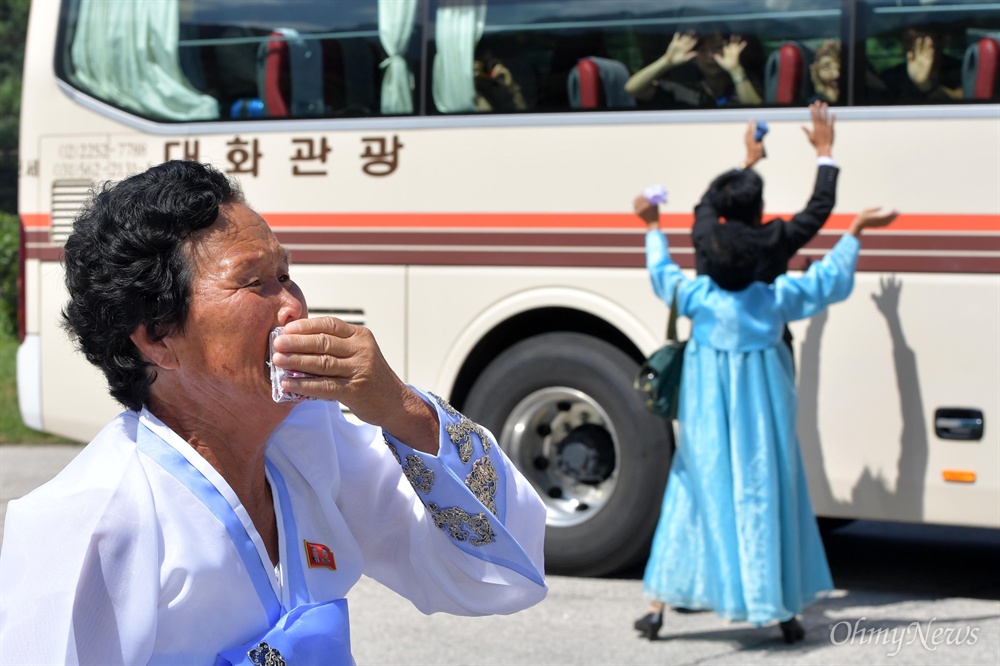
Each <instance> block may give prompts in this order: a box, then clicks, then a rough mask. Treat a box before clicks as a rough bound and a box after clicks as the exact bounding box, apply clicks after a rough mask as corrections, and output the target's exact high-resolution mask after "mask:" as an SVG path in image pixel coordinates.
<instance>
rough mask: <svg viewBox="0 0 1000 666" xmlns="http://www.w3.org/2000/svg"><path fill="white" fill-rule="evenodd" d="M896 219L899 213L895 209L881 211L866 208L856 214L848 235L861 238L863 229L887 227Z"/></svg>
mask: <svg viewBox="0 0 1000 666" xmlns="http://www.w3.org/2000/svg"><path fill="white" fill-rule="evenodd" d="M897 217H899V211H897V210H895V209H893V210H882V208H866V209H865V210H863V211H861V212H860V213H858V216H857V217H856V218H854V221H853V222H851V227H850V229H849V231H848V233H851V234H853V235H855V236H861V232H862V231H864V230H865V229H871V228H876V227H887V226H889V225H890V224H892V221H893V220H895V219H896V218H897Z"/></svg>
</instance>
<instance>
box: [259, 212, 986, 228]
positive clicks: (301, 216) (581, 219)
mask: <svg viewBox="0 0 1000 666" xmlns="http://www.w3.org/2000/svg"><path fill="white" fill-rule="evenodd" d="M263 217H264V219H266V220H267V222H268V224H270V225H271V226H272V227H279V228H280V227H341V228H342V227H361V228H366V227H367V228H373V227H376V228H377V227H407V228H420V227H424V228H461V227H464V228H473V229H490V228H492V229H509V228H515V229H517V228H521V229H523V228H528V229H636V228H639V227H640V226H641V223H640V222H639V220H638V219H637V218H636V216H635V215H633V214H632V213H267V214H263ZM773 217H784V218H785V219H788V218H789V217H791V215H775V214H771V213H769V214H768V215H766V216H765V219H771V218H773ZM854 218H855V214H853V213H838V214H835V215H831V216H830V219H829V220H828V221H827V223H826V225H825V226H824V228H825V229H829V230H844V229H847V228H848V227H849V226H850V224H851V221H852V220H854ZM692 221H693V220H692V215H691V213H662V214H661V215H660V223H661V225H662V226H663V227H664V228H665V229H671V230H673V229H689V228H690V227H691V223H692ZM892 229H893V230H895V231H946V232H947V231H952V232H953V231H996V232H1000V215H970V214H964V213H962V214H954V215H952V214H908V213H907V214H902V215H900V216H899V218H898V219H897V220H896V221H895V222H893V224H892Z"/></svg>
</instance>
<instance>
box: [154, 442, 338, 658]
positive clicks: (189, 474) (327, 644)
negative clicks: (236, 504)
mask: <svg viewBox="0 0 1000 666" xmlns="http://www.w3.org/2000/svg"><path fill="white" fill-rule="evenodd" d="M136 444H137V446H138V447H139V450H141V451H142V452H143V453H145V454H146V455H148V456H149V457H150V458H152V459H153V460H155V461H156V462H157V463H159V464H160V466H162V467H163V469H165V470H166V471H167V472H169V473H170V474H171V475H173V476H174V478H176V479H177V480H178V481H180V482H181V483H182V484H183V485H184V486H185V487H186V488H187V489H188V490H190V491H191V492H192V493H194V495H195V497H197V498H198V499H199V500H201V502H202V503H203V504H204V505H205V506H206V507H207V508H208V509H209V510H210V511H211V512H212V513H213V514H214V515H215V517H216V518H218V519H219V521H220V522H221V523H222V525H223V526H224V527H225V528H226V531H227V532H228V533H229V536H230V538H231V539H232V541H233V545H235V546H236V550H237V552H239V554H240V557H241V558H242V560H243V564H244V566H245V568H246V571H247V573H248V574H249V575H250V579H251V581H252V582H253V586H254V589H255V590H256V592H257V597H258V598H259V599H260V602H261V605H262V606H263V607H264V611H265V613H266V614H267V618H268V622H269V624H270V625H271V626H270V628H269V629H267V630H266V631H264V632H263V633H261V634H260V635H258V636H256V637H255V638H253V639H251V640H249V641H247V642H246V643H244V644H243V645H239V646H237V647H234V648H231V649H228V650H223V651H222V652H220V653H219V654H218V656H217V657H216V660H215V664H216V666H285V665H286V664H287V665H288V666H297V665H300V664H302V665H311V664H315V665H317V666H319V665H326V664H330V665H339V664H353V663H354V658H353V657H352V656H351V629H350V619H349V617H348V609H347V600H346V599H335V600H332V601H322V602H317V603H306V602H307V601H308V600H309V595H308V589H307V588H306V584H305V575H304V573H303V571H302V562H301V560H300V558H299V557H297V556H296V553H298V552H299V547H298V543H299V541H298V532H297V530H296V528H295V519H294V516H293V515H292V502H291V497H290V496H289V494H288V487H287V486H286V485H285V480H284V478H283V477H282V476H281V473H280V472H279V471H278V469H277V467H275V466H274V465H273V464H272V463H271V461H270V460H265V461H264V462H265V465H266V466H267V471H268V473H269V474H270V476H271V480H272V482H273V483H274V487H275V489H276V491H277V493H278V502H279V505H280V506H281V508H282V518H283V520H282V524H283V527H284V528H285V536H286V543H287V544H288V547H287V548H286V553H287V555H288V557H287V559H288V561H287V562H286V563H285V567H286V571H287V573H288V578H289V590H290V595H289V596H290V598H291V606H292V608H291V610H286V609H285V608H284V607H282V605H281V602H280V601H279V600H278V597H277V595H275V593H274V588H273V587H272V586H271V581H270V578H269V576H268V574H267V571H266V570H265V569H264V563H263V562H262V561H261V558H260V555H259V554H258V553H257V547H256V546H255V545H254V543H253V540H252V539H251V538H250V535H249V534H248V533H247V531H246V528H245V527H244V526H243V523H242V522H241V521H240V519H239V517H238V516H237V515H236V512H235V511H233V508H232V506H230V504H229V501H228V500H227V499H226V498H225V497H224V496H223V495H222V493H220V492H219V489H218V488H216V487H215V485H214V484H213V483H212V482H211V481H209V480H208V479H207V478H206V477H205V476H204V475H203V474H202V473H201V471H200V470H198V468H196V467H195V466H194V465H192V464H191V462H190V461H189V460H188V459H187V458H185V457H184V456H183V455H182V454H181V453H180V452H179V451H177V450H176V449H175V448H174V447H172V446H170V445H169V444H167V443H166V442H165V441H163V439H162V438H161V437H159V436H158V435H156V434H155V433H154V432H152V431H151V430H149V428H148V427H146V425H145V424H143V423H142V422H140V424H139V432H138V436H137V437H136Z"/></svg>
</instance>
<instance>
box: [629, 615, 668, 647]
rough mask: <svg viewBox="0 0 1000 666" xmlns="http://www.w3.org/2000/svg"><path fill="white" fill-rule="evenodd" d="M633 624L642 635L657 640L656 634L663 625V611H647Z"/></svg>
mask: <svg viewBox="0 0 1000 666" xmlns="http://www.w3.org/2000/svg"><path fill="white" fill-rule="evenodd" d="M632 626H634V627H635V629H636V631H638V632H639V635H640V637H642V638H648V639H649V640H651V641H655V640H656V634H658V633H659V631H660V627H662V626H663V613H647V614H646V615H643V616H642V617H640V618H639V619H638V620H636V621H635V624H634V625H632Z"/></svg>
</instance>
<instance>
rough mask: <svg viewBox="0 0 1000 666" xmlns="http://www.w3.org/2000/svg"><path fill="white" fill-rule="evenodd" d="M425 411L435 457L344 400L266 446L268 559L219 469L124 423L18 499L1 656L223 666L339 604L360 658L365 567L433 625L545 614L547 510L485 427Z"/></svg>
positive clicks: (162, 432) (301, 416) (4, 560)
mask: <svg viewBox="0 0 1000 666" xmlns="http://www.w3.org/2000/svg"><path fill="white" fill-rule="evenodd" d="M425 399H426V400H428V402H430V403H431V404H434V405H435V408H436V409H437V412H438V417H439V419H440V422H441V442H440V451H439V452H438V455H437V456H433V455H428V454H424V453H420V452H418V451H415V450H414V449H412V448H410V447H408V446H406V445H405V444H403V443H402V442H399V441H396V440H394V439H393V438H391V437H389V436H388V435H384V434H383V433H382V431H380V430H379V429H377V428H375V427H373V426H368V425H355V424H353V423H350V422H348V421H347V420H346V419H345V418H344V416H343V415H342V414H341V412H340V406H339V405H338V404H337V403H329V402H305V403H302V404H300V405H298V406H296V407H295V409H294V410H293V411H292V413H291V414H290V415H289V417H288V418H287V419H286V420H285V421H284V422H283V423H282V424H281V426H279V428H278V429H277V430H276V431H275V432H274V434H273V436H272V437H271V439H270V441H269V443H268V447H267V451H266V463H267V477H268V482H269V483H270V484H271V488H272V495H273V497H274V503H275V511H276V514H277V524H278V532H279V534H278V537H279V544H280V553H279V565H278V566H277V567H273V566H272V565H271V560H270V558H269V557H268V554H267V550H266V548H265V547H264V544H263V541H262V540H261V538H260V536H259V535H258V533H257V531H256V529H255V528H254V526H253V523H252V522H251V521H250V518H249V516H248V514H247V512H246V510H245V509H244V507H243V506H242V505H241V504H240V501H239V499H238V498H237V497H236V495H235V493H234V492H233V490H232V489H231V488H230V487H229V485H228V484H227V483H226V481H225V480H224V479H223V478H222V477H221V476H220V475H219V474H218V473H217V472H216V471H215V469H214V468H213V467H212V466H211V465H209V464H208V463H207V462H206V461H205V459H204V458H202V457H201V456H200V455H199V454H198V453H196V452H195V451H194V449H192V448H191V447H190V446H189V445H188V444H187V443H186V442H185V441H184V440H182V439H181V438H180V437H179V436H178V435H177V434H175V433H174V432H173V431H171V430H170V429H169V428H168V427H167V426H165V425H164V424H163V423H162V422H160V421H159V420H158V419H157V418H156V417H155V416H153V415H152V414H151V413H149V412H148V411H146V410H143V411H142V412H140V413H137V412H131V411H129V412H124V413H123V414H121V415H120V416H118V417H117V418H116V419H115V420H114V421H112V422H111V423H110V424H109V425H108V426H106V427H105V428H104V430H102V431H101V433H100V434H98V435H97V437H96V438H95V439H94V440H93V441H92V442H91V443H90V444H89V445H88V446H87V447H86V448H85V449H84V450H83V451H82V452H81V453H80V455H79V456H77V458H76V459H75V460H74V461H73V462H72V463H70V465H69V466H68V467H67V468H66V469H65V470H63V471H62V472H61V473H60V474H59V475H58V476H57V477H56V478H55V479H53V480H52V481H50V482H49V483H47V484H45V485H43V486H41V487H40V488H38V489H37V490H35V491H34V492H32V493H30V494H28V495H27V496H25V497H23V498H21V499H18V500H14V501H12V502H10V504H9V506H8V511H7V519H6V524H5V527H4V544H3V551H2V553H0V663H3V664H77V663H100V664H146V663H149V664H180V663H183V664H213V663H216V659H217V658H218V655H220V653H223V652H225V651H227V650H229V651H232V650H234V649H235V650H237V651H244V652H245V651H246V650H245V649H244V648H245V647H246V645H248V644H249V645H251V646H253V645H254V644H255V642H256V641H257V640H258V637H260V636H262V635H263V634H264V633H265V632H267V631H269V630H270V629H271V628H272V627H274V626H275V618H276V613H277V614H278V615H283V616H285V618H286V619H287V617H288V616H289V615H291V614H292V612H293V611H295V609H297V608H307V607H309V604H313V605H316V606H324V605H328V606H329V607H330V611H331V613H333V614H332V615H328V616H325V617H327V618H333V619H332V620H329V621H330V622H331V623H333V624H338V625H342V626H331V627H330V632H331V634H334V633H335V634H337V640H338V641H341V644H342V646H343V648H344V650H345V652H344V655H346V656H345V657H344V659H345V660H347V661H348V663H349V662H350V659H351V658H350V646H349V629H348V626H347V607H346V602H345V601H343V599H344V598H345V597H346V596H347V593H348V591H349V590H350V589H351V587H352V586H353V585H354V584H355V583H356V582H357V581H358V579H359V578H360V576H361V575H362V574H365V575H368V576H371V577H372V578H374V579H376V580H378V581H380V582H381V583H383V584H385V585H386V586H388V587H389V588H391V589H393V590H394V591H396V592H397V593H399V594H400V595H402V596H404V597H406V598H407V599H409V600H410V601H412V602H413V604H414V605H415V606H416V607H417V608H418V609H420V610H421V611H423V612H424V613H433V612H438V611H443V612H448V613H454V614H458V615H486V614H506V613H512V612H515V611H518V610H521V609H524V608H527V607H529V606H531V605H533V604H535V603H538V602H539V601H541V600H542V599H543V598H544V596H545V593H546V586H545V582H544V575H543V570H544V569H543V562H542V546H543V538H544V531H545V510H544V507H543V505H542V503H541V501H540V500H539V498H538V496H537V495H536V493H535V492H534V491H533V490H532V488H531V487H530V485H529V484H528V483H527V481H526V480H525V479H524V477H522V476H521V475H520V473H518V472H517V470H516V469H515V468H514V466H513V465H512V464H511V463H510V461H509V460H508V459H507V458H506V456H505V455H504V454H503V452H502V451H501V450H500V448H499V447H498V446H497V445H496V444H495V443H494V442H493V440H492V436H491V435H489V433H488V432H487V431H485V430H484V429H483V428H481V427H480V426H478V425H476V424H474V423H472V422H471V421H469V420H468V419H467V418H465V417H464V416H462V415H461V414H459V413H457V412H456V411H455V410H454V409H452V408H451V407H450V406H449V405H448V404H447V403H446V402H444V401H443V400H440V399H436V400H434V399H432V398H431V397H429V396H426V395H425ZM411 484H412V485H411ZM279 605H280V608H279ZM334 605H336V608H333V606H334ZM341 616H342V620H343V622H342V623H341V622H340V620H337V619H336V618H340V617H341ZM344 641H346V643H344ZM302 654H303V655H305V654H306V653H305V652H303V653H302ZM263 656H266V655H263ZM263 656H262V655H260V654H256V653H253V654H251V655H250V657H249V661H246V662H245V663H256V661H254V660H255V659H257V658H261V659H263ZM287 656H289V655H286V657H287ZM302 661H308V659H307V658H306V659H300V660H299V663H302ZM219 663H230V662H219ZM231 663H243V662H236V661H233V662H231ZM261 663H263V662H261ZM289 663H290V664H291V663H295V661H294V660H291V659H289Z"/></svg>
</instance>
